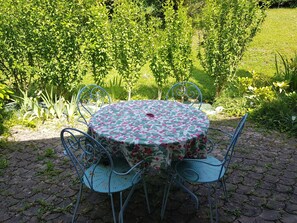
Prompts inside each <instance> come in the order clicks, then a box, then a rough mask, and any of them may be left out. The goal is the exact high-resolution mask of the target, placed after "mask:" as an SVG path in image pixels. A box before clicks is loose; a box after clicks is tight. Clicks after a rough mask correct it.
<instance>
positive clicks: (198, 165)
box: [161, 114, 248, 222]
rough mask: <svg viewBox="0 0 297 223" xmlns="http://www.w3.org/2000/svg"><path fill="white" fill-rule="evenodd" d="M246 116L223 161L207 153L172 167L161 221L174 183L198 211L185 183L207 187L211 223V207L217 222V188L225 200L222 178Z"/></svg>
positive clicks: (235, 132) (191, 193) (195, 198)
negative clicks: (220, 188)
mask: <svg viewBox="0 0 297 223" xmlns="http://www.w3.org/2000/svg"><path fill="white" fill-rule="evenodd" d="M247 116H248V115H247V114H246V115H244V116H243V117H242V118H241V120H240V122H239V123H238V125H237V127H236V129H235V131H234V134H232V136H231V140H230V143H229V145H227V147H226V149H225V155H224V156H223V159H221V160H220V159H219V158H216V157H215V156H214V155H212V154H211V153H209V154H208V156H207V158H206V159H183V160H182V161H179V162H177V163H176V164H175V166H174V167H173V169H174V172H173V174H172V176H171V178H170V180H169V182H168V183H167V184H166V186H165V191H164V195H163V201H162V209H161V219H163V218H164V213H165V210H166V205H167V200H168V196H169V191H170V187H171V184H172V183H173V182H174V183H176V184H177V185H178V186H180V187H182V188H183V189H184V190H185V191H186V192H188V193H189V194H190V195H191V196H192V198H193V199H194V200H195V202H196V209H198V206H199V200H198V197H197V195H196V194H195V193H194V192H193V191H191V190H190V189H189V188H188V187H187V186H186V183H188V184H190V185H195V184H205V185H206V186H207V187H208V203H209V208H210V217H211V222H213V205H214V206H215V215H216V216H215V220H216V222H218V219H219V216H218V208H217V188H219V187H222V188H223V191H224V195H225V197H226V198H227V189H226V183H225V178H224V177H225V175H226V172H227V169H228V166H229V164H230V161H231V158H232V156H233V154H234V148H235V145H236V143H237V141H238V138H239V136H240V134H241V132H242V129H243V127H244V124H245V122H246V119H247ZM229 136H230V135H227V137H229ZM213 145H214V143H213ZM213 152H214V151H213ZM212 189H213V190H214V194H215V198H214V202H213V201H212V200H211V195H212V193H211V192H212ZM213 203H214V204H213Z"/></svg>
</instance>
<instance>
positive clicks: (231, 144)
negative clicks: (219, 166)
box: [221, 114, 248, 171]
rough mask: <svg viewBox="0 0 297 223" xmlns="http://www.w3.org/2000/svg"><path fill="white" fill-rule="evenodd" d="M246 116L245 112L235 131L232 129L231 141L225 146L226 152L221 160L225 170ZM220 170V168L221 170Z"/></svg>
mask: <svg viewBox="0 0 297 223" xmlns="http://www.w3.org/2000/svg"><path fill="white" fill-rule="evenodd" d="M247 117H248V114H245V115H244V116H243V117H242V118H241V120H240V121H239V123H238V125H237V127H236V129H235V131H234V134H233V135H232V137H231V141H230V144H229V145H228V147H227V151H226V154H225V157H224V160H223V167H224V168H225V170H226V171H227V169H228V166H229V164H230V161H231V158H232V156H233V154H234V148H235V145H236V143H237V141H238V138H239V136H240V134H241V132H242V129H243V127H244V125H245V122H246V119H247ZM221 171H222V170H221Z"/></svg>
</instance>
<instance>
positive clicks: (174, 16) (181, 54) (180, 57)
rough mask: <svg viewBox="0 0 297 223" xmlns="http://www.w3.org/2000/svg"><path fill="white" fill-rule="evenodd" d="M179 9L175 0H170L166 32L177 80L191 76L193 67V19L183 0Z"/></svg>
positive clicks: (171, 62)
mask: <svg viewBox="0 0 297 223" xmlns="http://www.w3.org/2000/svg"><path fill="white" fill-rule="evenodd" d="M176 4H177V10H175V9H174V7H173V6H174V4H173V1H171V0H168V2H166V4H165V6H164V8H165V13H164V14H165V32H166V34H165V35H166V36H167V41H168V46H167V47H168V59H169V63H170V67H171V70H172V74H173V76H174V77H175V79H176V81H177V82H181V81H187V80H188V79H189V78H190V71H191V67H192V59H191V54H192V51H191V49H192V47H191V45H192V36H193V30H192V21H191V19H190V18H189V17H188V15H187V8H186V7H185V6H183V0H180V1H177V2H176Z"/></svg>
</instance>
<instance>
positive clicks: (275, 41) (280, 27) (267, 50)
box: [239, 8, 297, 76]
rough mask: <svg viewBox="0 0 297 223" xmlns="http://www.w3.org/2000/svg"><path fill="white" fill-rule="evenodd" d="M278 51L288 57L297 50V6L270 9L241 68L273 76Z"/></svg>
mask: <svg viewBox="0 0 297 223" xmlns="http://www.w3.org/2000/svg"><path fill="white" fill-rule="evenodd" d="M277 52H279V53H281V54H282V55H284V56H286V57H288V58H292V57H293V56H294V53H295V52H297V8H294V9H269V10H268V12H267V17H266V19H265V21H264V23H263V24H262V27H261V30H260V32H259V33H257V34H256V36H255V38H254V40H253V42H252V43H251V44H250V46H249V48H248V50H247V52H246V53H245V55H244V57H243V60H242V62H241V64H240V66H239V69H242V70H245V71H252V70H254V71H256V72H257V73H262V74H263V75H268V76H273V74H274V73H275V55H276V54H277Z"/></svg>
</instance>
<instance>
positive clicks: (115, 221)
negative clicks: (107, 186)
mask: <svg viewBox="0 0 297 223" xmlns="http://www.w3.org/2000/svg"><path fill="white" fill-rule="evenodd" d="M109 196H110V201H111V210H112V216H113V222H114V223H117V219H116V214H115V209H114V202H113V195H112V194H109Z"/></svg>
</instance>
